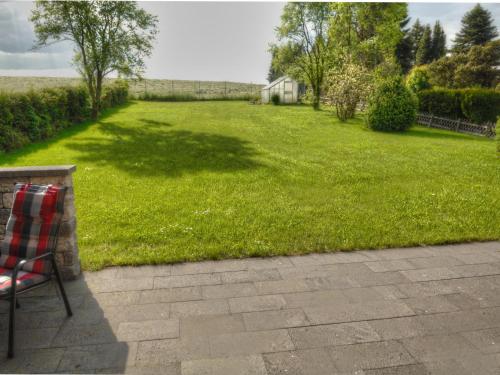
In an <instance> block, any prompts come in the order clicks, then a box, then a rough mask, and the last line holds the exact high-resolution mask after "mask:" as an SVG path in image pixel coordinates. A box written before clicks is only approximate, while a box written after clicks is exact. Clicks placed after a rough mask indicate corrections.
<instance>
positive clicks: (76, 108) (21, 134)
mask: <svg viewBox="0 0 500 375" xmlns="http://www.w3.org/2000/svg"><path fill="white" fill-rule="evenodd" d="M127 96H128V87H127V84H126V82H125V83H123V82H116V83H114V84H112V85H110V86H106V87H105V89H104V95H103V103H104V106H103V109H105V108H110V107H114V106H117V105H120V104H123V103H125V102H126V100H127ZM89 115H90V107H89V95H88V93H87V90H86V89H85V88H83V87H61V88H50V89H43V90H38V91H30V92H27V93H15V94H6V93H4V94H0V151H4V152H7V151H12V150H15V149H17V148H20V147H23V146H24V145H26V144H28V143H30V142H36V141H39V140H42V139H47V138H49V137H52V136H53V135H54V134H55V133H57V132H58V131H59V130H61V129H64V128H66V127H68V126H71V125H72V124H75V123H78V122H81V121H83V120H86V119H88V118H89Z"/></svg>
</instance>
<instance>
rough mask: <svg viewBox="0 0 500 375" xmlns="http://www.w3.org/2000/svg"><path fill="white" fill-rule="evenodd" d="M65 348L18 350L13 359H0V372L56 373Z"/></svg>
mask: <svg viewBox="0 0 500 375" xmlns="http://www.w3.org/2000/svg"><path fill="white" fill-rule="evenodd" d="M64 351H65V348H50V349H36V350H19V351H17V353H16V356H15V357H14V358H13V359H7V358H6V357H2V359H1V360H0V372H1V373H4V374H11V373H52V372H56V371H57V367H58V366H59V362H60V361H61V358H62V356H63V354H64Z"/></svg>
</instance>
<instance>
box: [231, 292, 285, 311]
mask: <svg viewBox="0 0 500 375" xmlns="http://www.w3.org/2000/svg"><path fill="white" fill-rule="evenodd" d="M229 306H230V308H231V312H232V313H241V312H251V311H265V310H280V309H283V308H285V306H286V301H285V299H284V298H283V296H281V295H266V296H255V297H240V298H230V299H229Z"/></svg>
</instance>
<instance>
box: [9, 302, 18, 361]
mask: <svg viewBox="0 0 500 375" xmlns="http://www.w3.org/2000/svg"><path fill="white" fill-rule="evenodd" d="M16 303H17V300H16V293H15V292H14V293H12V295H11V297H10V311H9V348H8V352H7V357H9V358H13V357H14V334H15V329H16Z"/></svg>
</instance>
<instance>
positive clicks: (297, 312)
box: [243, 309, 309, 331]
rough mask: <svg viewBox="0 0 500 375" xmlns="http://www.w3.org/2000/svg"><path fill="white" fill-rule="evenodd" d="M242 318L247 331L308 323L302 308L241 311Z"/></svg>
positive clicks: (298, 325)
mask: <svg viewBox="0 0 500 375" xmlns="http://www.w3.org/2000/svg"><path fill="white" fill-rule="evenodd" d="M243 320H244V322H245V327H246V328H247V330H248V331H264V330H269V329H278V328H289V327H300V326H305V325H309V320H307V317H306V314H304V312H303V311H302V309H286V310H277V311H257V312H250V313H243Z"/></svg>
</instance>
